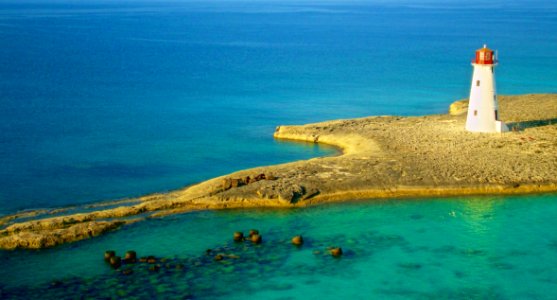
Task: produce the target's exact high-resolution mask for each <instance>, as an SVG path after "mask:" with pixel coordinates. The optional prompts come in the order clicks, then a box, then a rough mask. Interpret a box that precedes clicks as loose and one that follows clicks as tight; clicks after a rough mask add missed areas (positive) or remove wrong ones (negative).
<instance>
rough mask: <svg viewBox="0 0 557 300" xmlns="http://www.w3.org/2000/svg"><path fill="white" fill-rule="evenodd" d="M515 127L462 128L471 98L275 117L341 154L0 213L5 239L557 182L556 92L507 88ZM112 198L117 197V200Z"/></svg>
mask: <svg viewBox="0 0 557 300" xmlns="http://www.w3.org/2000/svg"><path fill="white" fill-rule="evenodd" d="M499 102H500V114H501V119H502V120H503V121H505V122H506V123H507V124H509V127H510V128H514V129H515V130H514V131H512V132H507V133H497V134H479V133H471V132H467V131H465V130H464V122H465V118H466V116H465V114H464V111H465V106H466V103H465V101H460V102H459V103H458V104H455V105H453V106H452V108H451V114H446V115H430V116H421V117H396V116H380V117H368V118H361V119H352V120H336V121H328V122H322V123H315V124H308V125H303V126H279V127H277V130H276V132H275V133H274V136H275V138H277V139H285V140H297V141H306V142H310V143H325V144H331V145H335V146H338V147H340V148H341V149H342V154H340V155H338V156H333V157H323V158H314V159H310V160H307V161H298V162H292V163H286V164H281V165H275V166H268V167H260V168H254V169H251V170H244V171H239V172H236V173H233V174H229V175H226V176H223V177H218V178H214V179H211V180H208V181H205V182H202V183H199V184H196V185H193V186H189V187H186V188H184V189H181V190H177V191H173V192H170V193H166V194H154V195H148V196H145V197H141V198H137V199H130V200H123V201H119V202H110V203H109V204H103V203H100V204H94V205H89V206H87V207H86V208H88V209H89V210H91V209H97V210H93V211H88V212H87V211H83V210H82V209H83V207H75V208H71V209H69V208H67V209H55V210H37V211H26V212H23V213H21V214H14V215H9V216H5V217H3V218H0V226H3V229H1V230H0V248H3V249H15V248H33V249H38V248H45V247H52V246H56V245H59V244H61V243H66V242H72V241H77V240H81V239H86V238H90V237H94V236H97V235H99V234H102V233H104V232H107V231H110V230H115V229H118V228H120V227H121V226H125V225H126V224H129V223H132V222H136V221H140V220H143V219H145V218H153V217H163V216H166V215H170V214H176V213H183V212H187V211H192V210H199V209H225V208H238V207H300V206H307V205H314V204H318V203H323V202H330V201H343V200H352V199H369V198H392V197H432V196H451V195H478V194H519V193H533V192H550V191H551V192H555V191H557V155H555V153H557V95H555V94H547V95H523V96H501V97H499ZM111 206H116V207H113V208H111Z"/></svg>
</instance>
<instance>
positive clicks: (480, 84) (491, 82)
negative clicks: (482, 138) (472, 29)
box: [466, 45, 509, 132]
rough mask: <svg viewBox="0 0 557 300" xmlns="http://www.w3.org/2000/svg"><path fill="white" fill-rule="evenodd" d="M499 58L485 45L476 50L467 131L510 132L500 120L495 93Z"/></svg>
mask: <svg viewBox="0 0 557 300" xmlns="http://www.w3.org/2000/svg"><path fill="white" fill-rule="evenodd" d="M496 65H497V58H496V57H495V55H494V52H493V50H491V49H489V48H487V46H486V45H484V47H483V48H481V49H478V50H476V59H474V61H472V66H473V67H474V74H473V75H472V86H471V88H470V101H469V103H468V116H467V118H466V130H468V131H473V132H503V131H508V130H509V129H508V128H507V125H505V123H503V122H501V121H500V120H499V107H498V105H497V93H496V92H495V66H496Z"/></svg>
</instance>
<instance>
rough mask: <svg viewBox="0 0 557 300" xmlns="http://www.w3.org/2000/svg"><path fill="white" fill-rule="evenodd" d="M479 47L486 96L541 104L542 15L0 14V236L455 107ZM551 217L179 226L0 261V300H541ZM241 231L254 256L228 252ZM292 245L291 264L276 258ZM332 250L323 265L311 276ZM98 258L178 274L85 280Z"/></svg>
mask: <svg viewBox="0 0 557 300" xmlns="http://www.w3.org/2000/svg"><path fill="white" fill-rule="evenodd" d="M483 44H487V45H488V46H489V47H490V48H493V49H497V50H498V55H499V61H500V63H499V66H498V67H497V69H496V80H497V90H498V93H499V94H523V93H555V92H557V3H555V2H554V1H526V0H524V1H491V2H490V3H489V4H486V3H482V2H481V1H450V2H447V1H417V0H415V1H392V2H391V1H367V2H366V1H354V2H345V1H296V2H294V1H276V2H274V1H211V2H209V1H206V2H204V1H155V0H143V1H103V0H92V1H90V0H86V1H72V0H56V1H15V0H0V215H4V214H9V213H13V212H16V211H19V210H23V209H33V208H49V207H60V206H68V205H75V204H84V203H91V202H96V201H103V200H113V199H120V198H127V197H134V196H139V195H144V194H148V193H153V192H161V191H168V190H173V189H176V188H180V187H183V186H186V185H189V184H193V183H196V182H199V181H202V180H205V179H209V178H212V177H215V176H220V175H223V174H226V173H229V172H233V171H236V170H240V169H245V168H250V167H255V166H260V165H268V164H276V163H283V162H289V161H294V160H301V159H307V158H311V157H316V156H323V155H332V154H335V153H336V150H335V149H334V148H331V147H326V146H317V145H313V144H304V143H292V142H279V141H275V140H273V138H272V133H273V131H274V129H275V127H276V126H277V125H281V124H304V123H308V122H317V121H323V120H329V119H338V118H354V117H362V116H368V115H387V114H389V115H393V114H394V115H402V116H409V115H423V114H433V113H444V112H446V110H447V108H448V105H449V104H450V103H451V102H452V101H454V100H457V99H462V98H466V97H467V96H468V91H469V84H470V78H471V74H472V69H471V66H470V60H471V58H472V57H473V55H474V50H475V49H477V48H480V47H482V46H483ZM556 176H557V175H556ZM556 200H557V195H555V194H553V195H540V196H521V197H483V198H451V199H420V200H419V201H418V200H391V201H376V200H370V201H364V202H361V203H353V204H337V205H326V206H320V207H316V208H310V209H300V210H294V211H274V210H249V211H226V212H196V213H189V214H184V215H180V216H175V217H170V218H166V219H163V220H151V221H147V222H143V223H139V224H136V225H132V226H128V227H126V228H125V229H124V230H120V231H117V232H114V233H111V234H108V235H106V236H103V237H100V238H95V239H92V240H88V241H83V242H78V243H74V244H71V245H65V246H62V247H58V248H55V249H50V250H44V251H15V252H0V298H4V297H7V298H11V297H18V298H28V297H29V296H35V297H38V296H41V295H44V297H46V298H60V297H62V298H64V296H63V295H65V297H70V296H72V297H73V296H75V297H79V295H85V296H89V297H93V298H94V297H140V298H149V297H153V296H155V295H156V294H155V293H157V292H158V293H159V294H160V295H164V296H165V297H166V298H168V297H171V298H172V297H176V298H183V296H186V295H189V296H190V297H192V298H215V297H220V298H226V299H228V298H234V297H237V298H245V297H252V296H253V297H257V298H281V299H282V298H290V297H291V298H302V297H305V296H308V295H311V296H312V297H313V296H314V297H315V298H336V297H339V296H340V295H344V296H352V297H356V296H359V297H373V298H384V297H389V298H408V297H410V298H450V299H454V298H495V299H498V298H501V299H507V298H540V299H545V298H547V299H552V298H555V297H557V280H555V278H557V271H556V269H555V268H554V267H550V266H555V265H556V264H557V246H556V245H557V234H556V233H555V232H554V230H552V228H554V227H555V226H556V225H557V224H556V221H555V220H557V202H556ZM250 228H258V229H260V230H261V231H262V234H263V236H264V238H265V243H264V244H263V245H261V246H259V247H251V246H246V245H243V244H242V245H237V244H233V243H231V242H230V239H231V234H232V232H234V231H236V230H244V231H247V230H249V229H250ZM295 234H303V235H304V236H306V237H307V239H308V241H309V243H308V245H306V246H304V247H303V248H301V249H293V248H292V247H290V245H289V244H288V240H289V239H290V237H291V236H293V235H295ZM334 245H338V246H342V247H343V249H345V252H346V255H345V256H344V257H343V258H341V259H337V260H335V259H331V258H330V257H328V256H326V255H323V252H326V248H327V247H329V246H334ZM219 247H221V248H222V250H223V251H225V250H226V251H231V252H235V253H238V256H240V257H241V259H240V260H239V261H238V262H237V263H231V264H227V262H225V263H224V264H215V263H213V262H212V260H211V259H208V258H207V257H208V256H206V255H205V250H206V249H214V248H219ZM106 249H114V250H117V251H118V253H120V254H123V253H124V251H126V250H129V249H135V250H136V251H138V253H139V255H155V256H157V257H167V258H168V259H169V261H170V262H169V263H170V264H174V265H176V264H181V265H184V266H185V269H184V270H183V272H182V271H177V270H175V269H172V270H170V269H168V268H164V269H163V270H161V271H160V272H149V271H148V270H147V269H146V268H143V269H141V266H135V267H134V268H136V269H134V274H132V275H130V276H123V275H121V274H117V273H115V272H114V271H112V270H110V268H109V267H107V266H106V265H104V262H103V261H102V255H103V252H104V250H106ZM314 252H318V253H314ZM249 258H253V259H254V260H255V261H250V260H249ZM143 267H145V266H143ZM53 282H54V283H53ZM44 297H43V298H44ZM161 297H162V296H161Z"/></svg>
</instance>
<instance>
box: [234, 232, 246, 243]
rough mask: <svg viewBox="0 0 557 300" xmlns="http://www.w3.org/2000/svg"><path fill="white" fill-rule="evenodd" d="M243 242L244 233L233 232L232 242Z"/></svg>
mask: <svg viewBox="0 0 557 300" xmlns="http://www.w3.org/2000/svg"><path fill="white" fill-rule="evenodd" d="M243 240H244V233H243V232H240V231H236V232H234V241H236V242H241V241H243Z"/></svg>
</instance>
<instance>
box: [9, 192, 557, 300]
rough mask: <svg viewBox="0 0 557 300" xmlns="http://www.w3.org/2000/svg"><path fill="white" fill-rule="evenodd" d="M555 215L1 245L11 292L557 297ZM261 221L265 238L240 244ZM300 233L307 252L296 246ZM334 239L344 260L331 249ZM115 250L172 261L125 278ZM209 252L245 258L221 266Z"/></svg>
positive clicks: (374, 214)
mask: <svg viewBox="0 0 557 300" xmlns="http://www.w3.org/2000/svg"><path fill="white" fill-rule="evenodd" d="M556 219H557V196H556V195H540V196H530V197H481V198H474V197H468V198H456V199H432V200H423V199H420V200H417V199H408V200H389V201H378V200H376V201H368V202H365V201H364V202H354V203H343V204H334V205H324V206H318V207H312V208H307V209H297V210H241V211H239V210H234V211H220V212H219V211H217V212H194V213H188V214H184V215H180V216H173V217H169V218H165V219H160V220H150V221H147V222H144V223H140V224H136V225H132V226H130V227H127V228H125V229H124V230H121V231H118V232H114V233H111V234H108V235H106V236H103V237H100V238H95V239H92V240H88V241H84V242H79V243H75V244H72V245H66V246H62V247H59V248H57V249H53V250H46V251H36V252H23V251H18V252H3V253H1V254H0V260H1V261H2V262H3V264H5V266H4V267H3V273H2V278H1V282H2V284H3V285H5V286H10V287H9V288H7V287H5V288H4V291H3V294H2V296H3V297H6V298H10V297H12V296H13V297H20V298H28V297H32V296H34V297H37V298H39V297H41V298H45V297H46V298H55V297H59V296H66V297H67V296H68V295H87V296H89V297H91V298H94V297H99V298H100V297H107V296H112V297H125V296H126V297H129V296H137V297H143V298H149V297H154V296H158V297H160V298H180V299H182V298H183V297H184V296H187V295H189V296H191V297H192V298H221V299H236V298H238V299H245V298H246V297H254V298H257V299H290V298H296V299H299V298H304V299H305V298H307V297H310V298H315V299H322V298H323V299H334V298H336V299H338V298H339V297H351V298H374V299H375V298H392V299H408V298H415V299H433V298H434V299H554V298H555V296H556V295H557V270H556V269H555V268H554V267H553V266H554V265H555V264H556V263H557V233H556V232H555V230H553V228H554V225H553V224H555V220H556ZM251 228H256V229H259V231H260V232H261V234H262V236H263V243H262V244H261V245H259V246H255V247H254V246H251V244H249V243H247V244H244V243H240V244H235V243H234V242H232V233H233V232H234V231H238V230H241V231H244V232H246V233H247V231H248V230H249V229H251ZM297 234H302V235H303V236H304V238H305V244H304V245H303V246H302V247H301V248H296V247H294V246H292V245H291V244H290V242H289V240H290V238H291V237H292V236H294V235H297ZM329 246H340V247H342V248H343V250H344V255H343V257H341V258H340V259H335V258H332V257H330V256H329V255H326V254H324V252H325V253H326V250H327V247H329ZM108 248H112V249H114V250H116V251H117V253H119V254H121V255H122V254H124V252H125V251H127V250H130V249H135V250H137V251H138V255H139V256H147V255H154V256H157V257H159V258H167V259H168V260H167V261H166V262H163V263H160V264H161V266H162V268H161V270H159V272H150V271H148V267H149V266H148V265H146V264H139V265H132V266H131V267H130V266H129V265H127V266H125V268H131V269H133V270H134V273H133V274H131V275H127V276H125V275H122V274H120V273H118V272H116V271H113V270H112V269H110V267H109V266H107V265H106V264H105V263H104V261H103V253H104V250H106V249H108ZM206 249H215V250H214V251H215V253H219V252H223V253H227V254H235V255H237V256H239V257H240V258H238V259H225V260H224V261H223V262H215V261H213V255H214V254H211V255H210V256H207V255H205V251H206ZM315 251H320V252H321V253H317V254H316V253H314V252H315ZM177 264H183V265H184V268H183V269H176V265H177ZM53 274H54V275H53ZM53 280H57V281H59V282H58V285H52V283H51V282H52V281H53ZM17 285H20V287H19V288H16V287H14V286H17ZM29 286H32V287H35V288H34V289H30V290H29V289H28V287H29Z"/></svg>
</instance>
